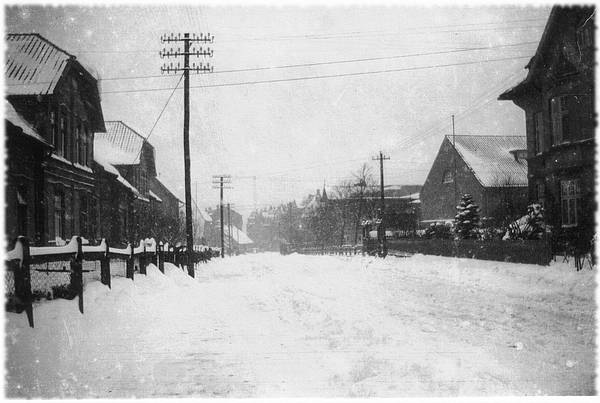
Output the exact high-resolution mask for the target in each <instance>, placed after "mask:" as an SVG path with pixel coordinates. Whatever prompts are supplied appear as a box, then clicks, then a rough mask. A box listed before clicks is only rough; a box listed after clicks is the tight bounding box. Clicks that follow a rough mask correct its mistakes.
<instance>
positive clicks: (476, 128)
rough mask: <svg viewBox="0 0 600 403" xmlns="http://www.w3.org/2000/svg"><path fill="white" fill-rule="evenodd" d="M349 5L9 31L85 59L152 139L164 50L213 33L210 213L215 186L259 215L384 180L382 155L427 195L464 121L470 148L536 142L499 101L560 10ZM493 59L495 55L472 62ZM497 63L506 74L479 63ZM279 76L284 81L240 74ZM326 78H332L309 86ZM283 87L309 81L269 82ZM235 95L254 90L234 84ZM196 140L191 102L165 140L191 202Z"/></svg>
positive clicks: (162, 145) (51, 15)
mask: <svg viewBox="0 0 600 403" xmlns="http://www.w3.org/2000/svg"><path fill="white" fill-rule="evenodd" d="M336 4H337V5H336V6H333V7H324V6H319V5H314V4H313V5H312V6H310V7H298V6H285V7H269V6H268V5H262V6H261V5H253V6H248V7H241V6H234V5H229V6H227V7H215V6H195V5H194V6H191V5H189V6H187V5H183V4H181V5H177V6H159V5H158V4H157V3H154V4H152V5H150V6H141V5H132V6H127V7H123V6H116V5H108V6H107V5H105V6H101V7H94V8H90V7H81V6H68V7H48V6H41V5H38V6H27V7H7V8H6V9H5V10H4V11H5V23H6V31H7V32H38V33H40V34H42V35H43V36H45V37H47V38H48V39H49V40H50V41H52V42H54V43H55V44H56V45H58V46H60V47H62V48H63V49H65V50H67V51H68V52H70V53H72V54H74V55H76V56H77V58H78V60H79V61H81V62H82V63H83V64H84V65H85V66H86V67H88V68H89V69H90V71H92V72H93V74H95V75H96V76H97V77H99V78H100V79H101V80H100V86H101V97H102V108H103V113H104V117H105V119H106V120H123V121H124V122H125V123H127V124H128V125H130V126H132V127H133V128H135V129H137V130H138V131H139V132H140V133H141V134H143V135H148V134H149V133H150V131H151V129H152V127H153V126H154V124H155V122H156V120H157V117H158V116H159V114H160V112H161V110H162V109H163V107H164V106H165V104H166V102H167V99H168V98H169V96H170V94H171V92H172V90H171V89H172V88H173V87H174V86H175V85H176V84H177V81H178V79H179V78H178V77H175V76H173V75H171V76H162V77H161V76H160V67H161V65H162V63H163V61H164V60H162V59H161V58H160V57H159V55H158V52H159V51H160V50H161V49H162V44H161V42H160V36H161V35H162V34H164V33H170V32H174V33H178V32H191V33H200V32H210V33H211V34H213V35H214V36H215V43H214V44H213V45H212V46H211V47H212V48H213V49H214V52H215V53H214V57H213V58H212V59H209V60H208V61H209V62H210V63H211V65H214V66H215V67H214V68H215V72H214V73H213V74H210V75H206V74H205V75H192V76H191V79H190V85H191V87H192V89H191V123H190V127H191V130H190V137H191V150H192V196H193V197H195V195H196V189H197V194H198V203H199V204H200V205H203V206H209V205H213V206H214V205H215V204H217V203H218V191H217V190H214V189H212V188H211V187H212V185H211V176H212V175H216V174H221V173H225V174H230V175H232V176H233V187H234V189H232V190H230V191H228V192H226V193H225V194H226V199H227V200H228V201H230V202H232V203H233V204H234V206H236V207H237V210H240V211H242V212H246V213H247V211H248V210H249V209H251V208H252V207H253V206H254V203H255V202H256V203H257V204H258V206H259V207H261V206H263V205H265V204H269V203H278V202H281V201H289V200H291V199H294V198H295V199H298V200H300V199H301V198H302V197H303V196H304V195H306V193H307V192H314V191H315V189H316V188H320V187H322V186H323V183H324V181H326V183H327V185H328V186H329V185H334V184H336V183H337V182H339V181H340V180H341V179H344V178H347V177H349V176H350V173H351V172H353V171H357V170H358V168H359V167H360V165H361V164H362V163H364V162H367V163H369V164H370V165H372V166H373V172H374V173H377V169H378V165H377V162H376V161H372V160H371V157H372V156H374V155H375V154H376V153H377V152H378V151H379V150H383V151H384V153H386V154H388V155H389V156H390V157H391V160H390V161H387V162H386V182H387V183H388V184H422V183H423V182H424V180H425V178H426V176H427V173H428V171H429V168H430V166H431V163H432V161H433V158H434V157H435V155H436V153H437V151H438V148H439V146H440V144H441V140H442V138H443V136H444V135H445V134H450V133H451V130H452V126H451V115H452V114H454V115H456V133H457V134H498V135H516V134H520V135H524V134H525V128H524V116H523V112H522V111H521V110H520V109H519V108H517V107H516V106H514V105H513V104H512V103H510V102H499V101H497V100H496V98H497V97H498V95H499V94H500V93H501V92H503V91H504V90H505V89H507V88H509V87H511V86H512V85H514V84H516V83H517V82H518V81H520V79H522V78H523V77H524V76H525V74H526V70H525V69H524V66H525V64H526V63H527V61H528V60H529V58H530V57H531V56H532V55H533V54H534V52H535V49H536V47H537V42H538V41H539V39H540V37H541V34H542V32H543V27H544V24H545V22H546V19H547V17H548V15H549V12H550V6H548V5H545V6H544V5H542V6H527V7H514V6H513V7H508V6H489V5H487V6H484V7H483V6H473V5H471V6H468V7H466V6H463V7H461V8H458V7H452V6H448V5H445V6H443V7H442V6H438V7H428V8H417V6H415V5H414V3H413V5H411V6H406V5H402V4H397V5H392V6H390V5H387V6H384V5H379V6H368V7H367V6H360V5H356V4H346V5H345V6H342V5H340V4H339V3H336ZM505 45H514V46H505ZM498 46H505V47H498ZM482 47H484V48H485V47H494V48H493V49H487V50H485V49H484V50H468V51H463V50H464V49H465V48H482ZM440 52H445V53H440ZM432 53H433V54H432ZM357 59H371V60H367V61H365V60H357ZM373 59H375V60H373ZM489 59H501V60H497V61H489V62H484V63H478V62H480V61H485V60H489ZM331 62H335V63H331ZM340 62H343V63H340ZM473 62H475V63H473ZM323 63H325V64H323ZM457 63H460V64H462V65H458V66H457V65H455V66H447V65H449V64H450V65H451V64H457ZM464 63H473V64H464ZM298 64H302V65H304V66H302V67H281V66H289V65H298ZM307 64H309V66H307ZM264 67H278V68H270V69H260V70H251V71H243V72H239V71H237V72H230V71H229V70H239V69H257V68H264ZM279 67H281V68H279ZM415 68H416V69H415ZM407 69H408V70H407ZM390 70H391V71H390ZM381 71H384V72H381ZM355 73H361V74H360V75H354V74H355ZM362 73H369V74H362ZM348 74H351V75H348ZM340 75H341V76H340ZM148 76H156V77H148ZM315 76H329V77H327V78H317V79H305V78H306V77H315ZM331 76H335V77H331ZM132 77H142V78H132ZM299 78H301V79H299ZM282 79H296V80H293V81H284V82H270V83H256V82H257V81H273V80H282ZM248 82H254V83H253V84H247V83H248ZM234 83H235V84H239V83H246V84H242V85H225V86H221V85H222V84H234ZM214 85H219V86H216V87H215V86H214ZM201 86H209V87H204V88H198V87H201ZM210 86H212V87H210ZM181 87H182V84H181V85H180V88H181ZM194 87H196V88H194ZM156 89H163V90H156ZM139 90H145V91H143V92H141V91H139ZM148 90H151V91H148ZM123 91H126V92H123ZM182 133H183V91H182V90H181V89H180V90H177V91H175V93H174V95H173V97H172V99H171V101H170V102H169V103H168V105H167V107H166V109H165V111H164V113H163V115H162V117H161V119H160V120H159V121H158V123H157V124H156V127H155V128H154V131H153V132H152V134H151V137H150V139H149V141H150V143H152V144H153V145H154V146H155V148H156V151H157V168H158V172H159V177H160V179H161V180H163V181H164V182H165V183H166V184H167V185H168V186H169V187H170V188H171V189H173V190H174V191H175V193H176V194H178V195H179V196H180V197H181V198H182V199H183V194H184V192H183V186H184V179H183V141H182ZM252 176H256V192H255V191H254V188H253V184H254V181H253V180H252V178H251V177H252ZM255 195H256V199H255Z"/></svg>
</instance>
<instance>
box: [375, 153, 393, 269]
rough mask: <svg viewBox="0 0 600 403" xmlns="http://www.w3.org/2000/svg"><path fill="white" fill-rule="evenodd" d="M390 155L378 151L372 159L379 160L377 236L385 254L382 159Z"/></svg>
mask: <svg viewBox="0 0 600 403" xmlns="http://www.w3.org/2000/svg"><path fill="white" fill-rule="evenodd" d="M389 159H390V157H387V156H384V155H383V152H381V151H380V152H379V156H378V157H373V160H379V184H380V189H381V190H380V193H381V208H380V210H381V223H380V224H379V226H378V227H377V230H378V231H377V238H379V243H380V245H381V255H382V256H384V257H385V256H386V255H387V239H386V237H385V193H384V184H383V160H389Z"/></svg>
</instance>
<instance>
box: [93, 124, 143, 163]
mask: <svg viewBox="0 0 600 403" xmlns="http://www.w3.org/2000/svg"><path fill="white" fill-rule="evenodd" d="M104 124H105V126H106V133H95V135H94V153H99V154H103V155H104V157H105V159H106V160H107V161H108V162H110V163H111V164H113V165H137V164H139V163H140V155H141V149H142V146H143V145H144V143H145V142H146V139H145V138H144V137H143V136H142V135H141V134H139V133H138V132H136V131H135V130H133V129H132V128H131V127H129V126H127V125H126V124H125V123H123V122H121V121H120V120H118V121H107V122H104ZM148 146H150V147H151V149H152V153H153V154H154V147H152V145H151V144H150V143H148Z"/></svg>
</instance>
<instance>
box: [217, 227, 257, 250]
mask: <svg viewBox="0 0 600 403" xmlns="http://www.w3.org/2000/svg"><path fill="white" fill-rule="evenodd" d="M230 229H231V238H232V239H233V241H234V242H237V243H238V244H239V245H250V244H253V243H254V241H253V240H252V239H250V237H249V236H248V235H247V234H246V233H245V232H244V231H242V230H241V229H239V228H238V227H236V226H235V225H231V226H227V228H225V229H224V231H225V234H227V235H226V236H225V238H228V235H229V230H230Z"/></svg>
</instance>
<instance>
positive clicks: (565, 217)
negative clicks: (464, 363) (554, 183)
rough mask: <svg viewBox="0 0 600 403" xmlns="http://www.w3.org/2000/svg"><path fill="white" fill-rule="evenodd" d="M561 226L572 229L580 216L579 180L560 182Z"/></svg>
mask: <svg viewBox="0 0 600 403" xmlns="http://www.w3.org/2000/svg"><path fill="white" fill-rule="evenodd" d="M560 199H561V213H562V226H563V227H574V226H577V224H578V217H580V216H581V211H580V210H581V187H580V182H579V179H571V180H563V181H560Z"/></svg>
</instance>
